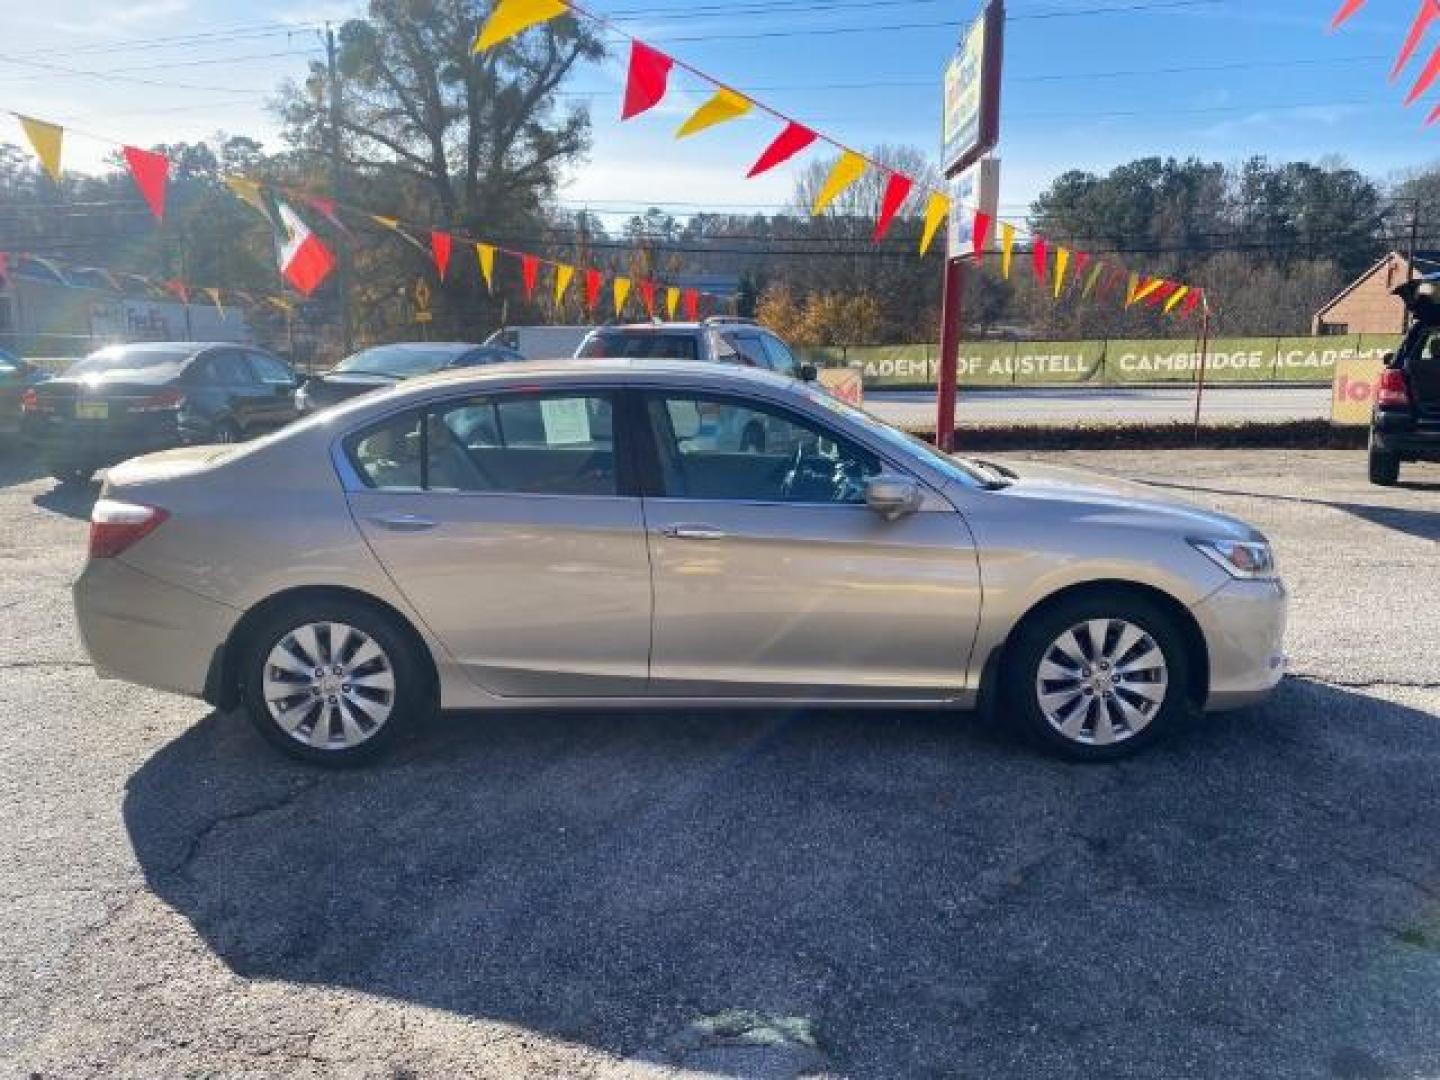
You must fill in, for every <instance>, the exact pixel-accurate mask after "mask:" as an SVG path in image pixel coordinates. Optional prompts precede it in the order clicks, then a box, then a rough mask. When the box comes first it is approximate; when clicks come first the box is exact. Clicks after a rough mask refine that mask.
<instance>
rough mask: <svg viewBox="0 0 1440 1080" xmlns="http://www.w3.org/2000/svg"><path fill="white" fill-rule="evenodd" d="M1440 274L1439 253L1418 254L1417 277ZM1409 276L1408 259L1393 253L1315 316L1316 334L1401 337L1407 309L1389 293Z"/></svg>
mask: <svg viewBox="0 0 1440 1080" xmlns="http://www.w3.org/2000/svg"><path fill="white" fill-rule="evenodd" d="M1437 272H1440V251H1417V252H1415V276H1416V277H1419V276H1420V275H1422V274H1434V273H1437ZM1409 276H1410V262H1409V260H1408V259H1407V258H1406V256H1405V255H1403V254H1401V253H1400V252H1398V251H1392V252H1390V254H1388V255H1386V256H1385V257H1384V258H1383V259H1381V260H1380V261H1379V262H1377V263H1376V264H1375V265H1374V266H1372V267H1371V268H1370V269H1369V270H1367V271H1365V273H1364V274H1362V275H1360V277H1358V278H1357V279H1355V281H1353V282H1351V283H1350V284H1349V285H1347V286H1346V287H1345V288H1344V289H1343V290H1341V292H1339V293H1338V294H1337V295H1336V296H1335V297H1334V298H1333V299H1332V300H1330V301H1329V302H1328V303H1327V304H1326V305H1325V306H1324V307H1322V308H1321V309H1320V310H1319V311H1317V312H1316V313H1315V323H1314V332H1315V333H1316V334H1399V333H1403V332H1404V331H1405V327H1406V325H1407V324H1406V321H1405V305H1404V304H1402V303H1401V302H1400V298H1399V297H1396V296H1392V295H1390V290H1391V289H1393V288H1395V286H1397V285H1400V284H1402V283H1403V282H1404V281H1405V280H1406V279H1407V278H1408V277H1409Z"/></svg>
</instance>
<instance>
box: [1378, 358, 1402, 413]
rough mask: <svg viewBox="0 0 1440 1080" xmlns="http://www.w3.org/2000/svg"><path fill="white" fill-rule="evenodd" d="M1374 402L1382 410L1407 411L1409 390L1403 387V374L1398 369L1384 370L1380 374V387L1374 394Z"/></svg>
mask: <svg viewBox="0 0 1440 1080" xmlns="http://www.w3.org/2000/svg"><path fill="white" fill-rule="evenodd" d="M1375 402H1376V404H1378V405H1379V406H1380V407H1381V408H1382V409H1408V408H1409V407H1410V389H1409V387H1407V386H1406V385H1405V373H1404V372H1403V371H1401V370H1400V369H1399V368H1386V369H1385V370H1384V371H1382V372H1381V373H1380V387H1379V389H1378V390H1377V391H1376V392H1375Z"/></svg>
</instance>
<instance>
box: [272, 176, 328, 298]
mask: <svg viewBox="0 0 1440 1080" xmlns="http://www.w3.org/2000/svg"><path fill="white" fill-rule="evenodd" d="M275 209H276V210H277V211H278V212H279V215H280V221H279V224H280V226H281V228H282V229H284V231H285V234H284V236H280V237H277V238H276V243H277V246H278V248H279V251H278V252H277V254H278V256H279V260H280V274H281V276H282V277H284V278H285V280H286V281H288V282H289V283H290V284H291V285H292V286H293V287H294V288H295V291H296V292H298V293H300V294H301V295H302V296H309V295H310V294H311V293H312V292H314V291H315V290H316V289H317V288H318V287H319V285H320V283H321V282H322V281H324V280H325V278H326V277H328V276H329V274H330V271H331V270H333V269H334V268H335V256H333V255H331V254H330V249H329V248H327V247H326V246H325V245H324V243H322V242H321V240H320V238H319V237H318V236H316V235H315V234H314V233H313V232H311V231H310V226H308V225H306V224H305V222H303V221H302V220H300V215H299V214H297V213H295V211H294V210H292V209H291V208H290V206H289V204H287V203H283V202H281V201H280V200H278V199H277V200H276V201H275Z"/></svg>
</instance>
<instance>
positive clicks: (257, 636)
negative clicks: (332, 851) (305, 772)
mask: <svg viewBox="0 0 1440 1080" xmlns="http://www.w3.org/2000/svg"><path fill="white" fill-rule="evenodd" d="M241 696H242V698H243V700H244V703H245V709H246V711H247V712H248V713H249V716H250V720H251V722H252V723H254V725H255V726H256V728H257V729H258V730H259V732H260V734H261V735H263V736H264V737H265V738H266V739H267V740H268V741H269V742H270V743H271V744H272V745H273V746H275V747H277V748H279V749H280V750H282V751H283V752H285V753H286V754H289V755H290V756H292V757H296V758H300V759H301V760H304V761H311V762H317V763H319V764H322V765H350V764H356V763H359V762H362V761H367V760H369V759H371V758H373V757H375V756H376V755H377V754H379V753H380V752H382V751H383V750H384V749H385V748H386V747H387V746H388V745H390V743H391V742H393V741H394V739H395V738H396V737H397V735H398V734H399V733H400V732H401V730H402V729H403V728H404V727H405V726H406V724H408V723H410V722H412V721H413V720H414V719H415V718H416V717H417V716H418V715H420V714H421V713H423V712H424V711H425V710H426V709H427V707H428V705H429V702H430V694H429V685H428V679H427V675H426V667H425V664H424V663H423V662H422V659H421V657H420V655H419V651H418V649H417V646H416V645H415V643H414V641H413V639H412V638H411V636H410V635H409V634H407V633H405V632H404V631H403V630H401V629H400V628H399V627H397V626H396V625H395V624H394V622H393V621H392V620H391V619H390V618H387V617H386V616H385V615H384V614H382V613H381V612H379V611H377V610H375V609H373V608H371V607H370V606H368V605H366V604H363V603H357V602H353V601H348V600H343V599H333V600H330V599H327V600H323V601H317V602H314V603H304V602H302V603H299V604H295V605H290V606H287V607H286V608H284V609H282V610H281V611H278V612H276V613H275V614H273V615H272V616H270V617H268V618H266V619H265V620H264V621H263V623H262V624H261V625H260V626H258V627H256V628H255V630H254V632H253V633H251V634H250V635H249V636H248V639H247V642H246V645H245V648H244V652H243V655H242V658H241Z"/></svg>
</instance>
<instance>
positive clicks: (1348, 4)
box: [1330, 0, 1365, 30]
mask: <svg viewBox="0 0 1440 1080" xmlns="http://www.w3.org/2000/svg"><path fill="white" fill-rule="evenodd" d="M1364 6H1365V0H1345V3H1344V4H1343V5H1342V6H1341V8H1340V10H1339V11H1337V12H1336V13H1335V17H1334V18H1333V19H1331V20H1330V29H1331V30H1334V29H1336V28H1337V27H1338V26H1340V24H1341V23H1343V22H1344V21H1345V20H1346V19H1348V18H1350V16H1351V15H1354V14H1355V12H1357V11H1359V10H1360V9H1361V8H1362V7H1364Z"/></svg>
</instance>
